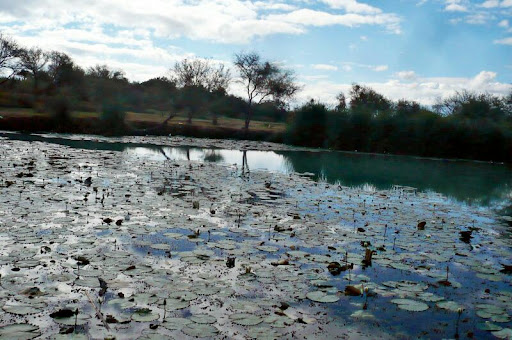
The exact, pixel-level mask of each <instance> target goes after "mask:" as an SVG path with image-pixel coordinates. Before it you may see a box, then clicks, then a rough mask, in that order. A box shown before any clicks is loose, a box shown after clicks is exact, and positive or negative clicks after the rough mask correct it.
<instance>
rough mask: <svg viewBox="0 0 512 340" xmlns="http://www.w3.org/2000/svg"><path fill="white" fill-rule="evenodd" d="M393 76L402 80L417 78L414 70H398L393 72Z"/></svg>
mask: <svg viewBox="0 0 512 340" xmlns="http://www.w3.org/2000/svg"><path fill="white" fill-rule="evenodd" d="M395 77H397V78H399V79H402V80H409V81H410V80H415V79H416V78H417V76H416V73H415V72H414V71H400V72H397V73H395Z"/></svg>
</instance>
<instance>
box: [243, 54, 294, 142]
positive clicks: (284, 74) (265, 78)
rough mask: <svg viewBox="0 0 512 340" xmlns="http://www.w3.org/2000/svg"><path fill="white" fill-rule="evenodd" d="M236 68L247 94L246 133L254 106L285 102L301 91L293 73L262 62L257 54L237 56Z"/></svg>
mask: <svg viewBox="0 0 512 340" xmlns="http://www.w3.org/2000/svg"><path fill="white" fill-rule="evenodd" d="M234 63H235V66H236V68H237V69H238V71H239V73H240V77H241V78H242V82H243V83H244V87H245V90H246V93H247V104H248V106H247V110H246V113H245V131H246V132H247V131H248V130H249V124H250V122H251V119H252V114H253V109H254V104H261V103H262V102H264V101H271V100H273V101H283V100H285V99H289V98H291V97H293V95H294V94H295V93H296V92H297V91H298V90H299V89H300V87H299V86H298V85H297V84H296V83H295V75H294V73H293V72H292V71H289V70H283V69H281V68H280V67H279V66H277V65H275V64H272V63H270V62H268V61H262V60H261V57H260V55H259V54H257V53H254V52H253V53H240V54H236V55H235V62H234Z"/></svg>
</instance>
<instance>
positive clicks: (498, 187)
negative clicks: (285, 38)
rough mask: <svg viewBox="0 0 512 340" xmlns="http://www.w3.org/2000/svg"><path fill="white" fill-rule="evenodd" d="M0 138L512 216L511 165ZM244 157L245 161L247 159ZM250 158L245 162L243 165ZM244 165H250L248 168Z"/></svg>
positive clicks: (348, 154) (39, 138)
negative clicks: (276, 176)
mask: <svg viewBox="0 0 512 340" xmlns="http://www.w3.org/2000/svg"><path fill="white" fill-rule="evenodd" d="M0 136H3V137H7V138H11V139H18V140H26V141H41V142H48V143H56V144H61V145H67V146H70V147H73V148H81V149H88V150H112V151H119V152H123V153H124V155H125V156H126V157H135V156H137V157H147V158H148V159H152V160H162V161H164V160H191V161H207V162H220V163H225V164H236V165H237V166H238V167H239V168H240V169H241V168H242V166H244V168H245V170H247V168H248V169H250V170H251V171H254V170H258V169H266V170H269V171H278V172H285V173H288V172H301V173H302V172H311V173H314V174H315V175H316V178H317V179H322V180H325V181H328V182H330V183H340V184H342V185H346V186H363V185H366V184H369V185H372V186H374V187H376V188H377V189H389V188H391V187H392V186H393V185H406V186H412V187H415V188H418V189H419V190H422V191H426V190H432V191H435V192H438V193H441V194H443V195H446V196H449V197H452V198H454V199H456V200H458V201H463V202H468V203H471V204H478V205H482V206H489V205H492V206H495V207H498V208H501V209H502V210H503V211H502V212H503V213H506V214H511V213H512V204H511V202H512V168H511V167H510V165H502V164H490V163H482V162H472V161H447V160H438V159H424V158H417V157H408V156H385V155H372V154H360V153H347V152H328V151H325V152H306V151H279V152H272V151H247V152H245V153H244V152H243V151H239V150H222V149H202V148H197V147H186V146H180V147H167V146H159V145H151V144H134V143H107V142H94V141H84V140H70V139H65V138H60V137H47V136H45V137H43V136H34V135H22V134H12V133H0ZM244 156H245V157H244ZM244 158H245V159H244ZM244 160H245V161H246V162H244Z"/></svg>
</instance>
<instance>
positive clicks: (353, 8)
mask: <svg viewBox="0 0 512 340" xmlns="http://www.w3.org/2000/svg"><path fill="white" fill-rule="evenodd" d="M321 1H322V2H324V3H326V4H328V5H329V6H330V7H331V8H334V9H343V10H345V11H346V12H348V13H367V14H377V13H381V12H382V11H381V10H380V9H379V8H377V7H373V6H370V5H367V4H363V3H360V2H357V1H356V0H321Z"/></svg>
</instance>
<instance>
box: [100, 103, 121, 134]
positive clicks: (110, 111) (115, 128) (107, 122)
mask: <svg viewBox="0 0 512 340" xmlns="http://www.w3.org/2000/svg"><path fill="white" fill-rule="evenodd" d="M125 117H126V112H125V110H124V108H123V107H122V105H121V104H119V103H115V102H110V103H105V104H103V110H102V112H101V115H100V119H101V120H102V123H103V125H104V127H105V129H106V130H107V131H108V132H109V133H118V132H121V131H122V130H123V129H124V120H125Z"/></svg>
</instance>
